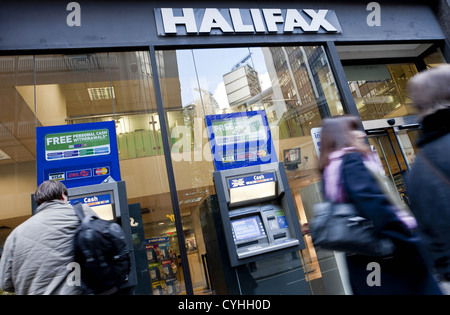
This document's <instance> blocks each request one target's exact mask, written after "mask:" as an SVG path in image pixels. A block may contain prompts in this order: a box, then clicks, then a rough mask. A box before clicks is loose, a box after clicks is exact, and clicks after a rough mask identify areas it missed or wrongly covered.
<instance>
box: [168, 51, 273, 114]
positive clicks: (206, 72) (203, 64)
mask: <svg viewBox="0 0 450 315" xmlns="http://www.w3.org/2000/svg"><path fill="white" fill-rule="evenodd" d="M250 52H251V53H252V56H251V58H250V59H249V60H247V61H246V62H245V64H249V65H250V66H252V67H253V68H254V69H255V70H256V71H257V72H258V74H259V80H260V84H261V87H262V90H264V89H266V88H268V87H269V86H270V79H269V75H268V73H267V68H266V65H265V62H264V55H263V53H262V49H261V48H250V50H249V49H248V48H218V49H195V50H177V63H178V73H179V79H180V84H181V99H182V104H183V107H184V106H187V105H189V104H191V103H192V102H193V101H194V100H197V99H199V98H200V95H199V92H198V90H199V89H200V90H202V91H203V92H204V93H207V92H210V93H212V94H213V96H214V98H215V99H216V101H217V103H218V104H219V107H220V108H225V107H228V100H227V95H226V92H225V84H224V83H223V75H224V74H226V73H229V72H231V70H232V68H233V67H234V65H236V64H237V63H238V62H239V61H240V60H242V59H243V58H245V57H246V56H248V54H249V53H250ZM193 55H194V58H195V66H196V67H197V74H198V80H197V77H196V71H195V66H194V60H193ZM199 84H200V88H199Z"/></svg>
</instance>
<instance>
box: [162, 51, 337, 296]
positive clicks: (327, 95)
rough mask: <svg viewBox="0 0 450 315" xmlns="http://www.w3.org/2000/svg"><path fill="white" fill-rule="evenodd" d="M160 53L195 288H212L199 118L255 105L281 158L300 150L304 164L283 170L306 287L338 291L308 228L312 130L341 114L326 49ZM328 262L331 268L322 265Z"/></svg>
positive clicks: (326, 255)
mask: <svg viewBox="0 0 450 315" xmlns="http://www.w3.org/2000/svg"><path fill="white" fill-rule="evenodd" d="M157 54H158V69H160V70H159V71H160V73H159V77H160V82H161V90H162V96H163V103H164V108H165V110H166V117H165V118H166V119H167V122H168V125H169V132H170V134H169V137H170V140H171V144H172V146H171V152H170V154H171V157H172V160H173V165H174V173H175V180H176V185H177V189H178V192H177V193H178V198H179V200H180V208H181V214H182V217H183V229H184V233H185V237H186V241H187V246H188V251H189V252H188V256H189V266H190V269H191V276H192V282H193V287H194V291H195V293H196V294H208V293H214V290H211V288H212V286H211V283H210V281H209V276H208V270H209V269H208V266H207V262H206V259H205V254H206V247H205V239H204V236H203V229H204V228H207V227H205V226H202V217H201V216H202V207H205V206H208V204H209V203H210V202H211V201H210V200H211V198H212V197H211V196H212V195H214V194H215V189H214V185H213V181H212V178H213V172H214V166H213V163H212V157H211V149H210V147H209V143H208V139H207V132H206V129H205V123H204V117H205V115H211V114H222V113H231V112H240V111H249V110H260V109H261V110H262V109H264V110H265V112H266V115H267V117H268V121H269V124H270V128H271V133H272V136H273V138H274V142H275V143H274V144H275V147H276V151H277V155H278V159H279V160H280V161H283V159H284V156H283V154H284V152H285V151H286V150H289V149H295V148H300V152H301V163H299V164H298V165H296V166H290V167H289V169H288V170H287V174H288V178H289V183H290V187H291V191H292V192H293V194H294V199H295V201H296V206H297V211H298V215H299V218H300V223H301V225H302V229H303V232H304V239H305V243H306V244H307V248H306V249H305V250H304V251H302V255H303V257H304V259H305V261H306V266H305V269H304V270H305V272H306V275H307V277H306V278H307V281H309V285H310V288H311V289H312V290H313V291H315V293H316V294H321V293H322V294H324V293H335V294H339V293H343V292H344V291H343V285H342V283H341V281H340V276H339V272H338V271H337V268H336V258H335V256H334V253H330V252H324V251H321V252H320V253H319V251H317V252H316V250H315V249H314V246H313V245H312V241H311V238H310V236H309V231H308V220H310V219H311V217H312V209H311V206H312V204H313V203H315V202H317V201H319V200H318V199H317V198H319V197H318V196H319V195H320V194H319V193H318V192H319V190H320V184H319V180H320V176H319V173H318V171H317V162H318V156H317V152H316V150H315V147H314V142H313V139H312V136H311V129H312V128H314V127H319V126H320V125H321V120H322V118H323V117H325V116H328V115H338V114H343V107H342V104H341V101H340V96H339V93H338V91H337V88H336V84H335V80H334V76H333V73H332V72H331V69H330V66H329V64H328V59H327V56H326V54H325V51H324V48H323V47H322V46H293V47H257V48H256V47H254V48H247V47H245V48H226V49H195V50H173V51H163V52H157ZM330 259H331V260H332V261H333V262H334V265H333V263H332V264H327V263H326V261H330ZM209 272H210V273H214V272H215V271H214V270H209ZM331 278H333V281H330V279H331ZM334 280H336V281H334ZM324 283H334V284H332V285H329V286H327V285H324ZM325 287H327V288H325ZM293 294H295V293H293Z"/></svg>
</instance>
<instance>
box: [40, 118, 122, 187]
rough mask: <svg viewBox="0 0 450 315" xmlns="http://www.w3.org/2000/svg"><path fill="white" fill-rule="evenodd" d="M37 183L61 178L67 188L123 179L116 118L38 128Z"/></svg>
mask: <svg viewBox="0 0 450 315" xmlns="http://www.w3.org/2000/svg"><path fill="white" fill-rule="evenodd" d="M36 152H37V153H36V160H37V180H38V185H39V184H41V183H42V182H43V181H45V180H49V179H53V180H59V181H61V182H62V183H63V184H64V185H66V187H67V188H72V187H80V186H87V185H94V184H100V183H101V182H103V181H104V180H105V179H106V178H107V177H108V176H111V177H112V178H113V179H114V180H116V181H120V165H119V155H118V151H117V139H116V127H115V123H114V121H103V122H96V123H84V124H73V125H61V126H46V127H37V128H36Z"/></svg>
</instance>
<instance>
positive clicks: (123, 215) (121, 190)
mask: <svg viewBox="0 0 450 315" xmlns="http://www.w3.org/2000/svg"><path fill="white" fill-rule="evenodd" d="M67 190H68V191H69V202H70V203H71V204H72V203H74V202H75V201H80V202H81V203H84V204H87V205H88V206H89V207H90V208H91V209H92V210H93V211H94V212H95V213H96V214H97V215H98V216H99V217H100V218H101V219H104V220H108V221H113V222H116V223H118V224H120V226H121V227H122V229H123V231H124V232H125V235H126V240H127V243H128V246H129V248H130V250H131V252H132V254H131V271H130V275H129V277H128V281H127V283H125V284H123V285H122V288H121V289H127V288H128V290H131V288H132V287H133V286H135V285H136V284H137V275H136V263H135V255H134V249H133V241H132V237H131V235H132V233H131V226H130V214H129V210H128V201H127V192H126V187H125V182H124V181H120V182H116V181H114V180H112V179H111V178H110V179H109V180H107V181H105V182H103V183H101V184H97V185H89V186H81V187H73V188H68V189H67Z"/></svg>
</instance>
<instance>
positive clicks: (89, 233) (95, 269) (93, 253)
mask: <svg viewBox="0 0 450 315" xmlns="http://www.w3.org/2000/svg"><path fill="white" fill-rule="evenodd" d="M73 207H74V209H75V212H76V213H77V215H78V217H79V218H80V220H81V224H80V226H79V227H78V230H77V232H76V234H75V240H74V241H75V261H76V262H77V263H79V264H80V269H81V293H82V294H112V293H114V292H116V291H117V290H118V289H119V288H120V287H121V285H123V284H124V283H126V282H127V281H128V275H129V274H130V270H131V251H130V249H129V246H128V244H127V243H126V239H125V233H124V232H123V230H122V227H121V226H120V225H119V224H117V223H114V222H110V221H106V220H103V219H100V218H99V217H97V216H95V215H90V216H85V215H84V211H83V207H82V204H81V203H79V202H78V203H76V204H74V205H73Z"/></svg>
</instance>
